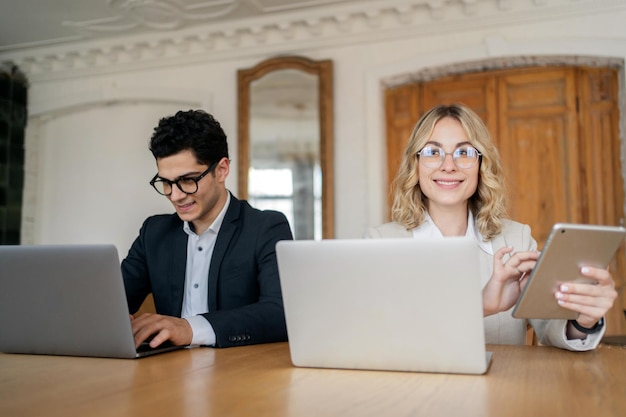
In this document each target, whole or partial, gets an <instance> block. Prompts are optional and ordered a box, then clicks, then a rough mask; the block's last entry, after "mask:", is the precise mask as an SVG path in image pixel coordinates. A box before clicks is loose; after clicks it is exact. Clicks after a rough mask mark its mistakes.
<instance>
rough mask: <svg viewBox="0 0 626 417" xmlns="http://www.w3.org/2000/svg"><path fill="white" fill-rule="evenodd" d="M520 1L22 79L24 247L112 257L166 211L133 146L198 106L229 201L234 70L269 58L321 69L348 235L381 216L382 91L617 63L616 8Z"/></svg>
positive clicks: (146, 163) (623, 53) (340, 217)
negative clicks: (448, 79) (574, 61)
mask: <svg viewBox="0 0 626 417" xmlns="http://www.w3.org/2000/svg"><path fill="white" fill-rule="evenodd" d="M502 3H503V2H497V4H502ZM528 3H529V4H531V6H528V7H527V9H525V10H524V12H523V13H522V12H520V13H518V14H511V13H509V14H507V13H508V12H507V10H506V9H505V10H501V8H500V9H489V10H484V11H483V10H481V9H479V10H478V11H477V12H476V13H477V15H474V17H472V16H470V17H468V18H467V19H465V20H460V19H457V17H456V16H454V15H451V16H449V19H448V20H446V18H443V19H442V20H441V21H434V22H430V24H429V25H422V24H420V23H419V22H417V23H415V24H413V25H411V24H406V23H402V21H398V22H396V23H395V26H397V27H394V26H393V25H394V23H393V22H388V21H386V20H385V21H383V23H382V24H381V26H380V27H379V28H378V29H377V27H376V26H371V27H369V28H366V29H367V30H366V29H363V28H362V27H361V26H354V27H353V28H352V32H351V31H350V29H348V30H346V32H345V33H344V34H339V35H333V36H335V37H334V38H332V37H331V36H329V37H326V38H324V37H323V36H321V37H320V36H319V35H318V37H317V38H316V37H315V36H313V35H311V36H309V37H308V38H306V39H295V40H293V41H291V42H289V41H284V42H283V43H282V44H280V43H266V44H265V45H264V46H263V45H261V46H258V47H256V48H241V49H240V50H239V51H234V52H228V53H226V52H221V55H220V54H217V55H218V56H221V58H220V59H217V58H215V57H209V56H207V57H206V59H205V60H202V59H200V58H198V57H197V55H194V58H193V59H186V58H184V57H180V56H179V57H178V58H173V59H172V60H170V61H171V62H174V63H175V62H179V63H180V65H171V62H170V65H167V66H161V65H159V66H157V65H155V66H149V65H148V66H146V65H143V66H137V68H130V69H128V70H123V71H117V70H111V69H109V70H108V71H103V70H101V69H97V70H96V69H94V70H92V71H90V70H81V71H80V76H76V77H72V78H68V77H63V76H61V75H58V76H55V77H45V76H41V75H38V76H34V77H33V80H31V88H30V96H29V100H30V105H31V124H30V126H29V131H28V137H27V146H30V152H29V155H30V156H29V158H30V159H29V160H30V161H31V168H30V169H33V170H34V172H33V173H31V176H29V177H27V178H31V177H32V178H31V179H30V180H27V182H28V183H29V184H30V185H28V184H27V187H30V191H27V197H26V200H27V205H28V207H29V208H28V209H26V214H25V217H26V223H29V224H30V226H27V227H26V229H28V228H29V227H30V229H29V230H31V232H30V233H28V234H29V237H26V238H25V241H26V242H25V243H66V242H111V243H115V244H116V245H117V247H118V250H119V251H120V253H121V254H123V253H125V252H126V251H127V249H128V246H129V244H130V242H131V241H132V239H133V238H134V237H135V236H136V234H137V231H138V228H139V226H140V224H141V221H142V219H143V217H145V216H147V215H149V214H150V213H153V212H163V211H167V210H169V207H168V206H167V204H166V203H167V202H166V201H165V202H164V200H165V199H164V198H161V199H159V196H158V195H157V194H156V193H155V192H154V191H153V190H151V189H150V188H149V186H148V180H149V179H150V178H151V176H152V175H153V174H154V171H155V167H154V162H153V161H152V157H151V155H150V153H149V151H148V149H147V141H148V138H149V136H150V133H151V129H152V128H153V127H154V126H155V125H156V123H157V121H158V118H160V117H162V116H165V115H169V114H172V113H173V112H174V111H175V110H177V109H182V108H184V109H186V108H191V107H203V108H205V109H206V110H208V111H209V112H211V113H213V114H214V115H215V116H216V118H217V119H218V120H219V121H220V122H221V123H222V125H223V127H224V129H225V131H226V133H227V135H228V137H229V141H230V154H231V159H232V160H233V165H232V168H231V176H230V178H229V181H228V183H227V185H228V186H229V188H230V189H231V191H233V192H234V193H235V194H236V193H237V187H236V184H237V178H236V175H237V174H236V172H237V161H236V155H237V129H236V128H237V112H236V111H237V97H236V92H237V88H236V71H237V70H238V69H241V68H249V67H251V66H253V65H255V64H257V63H258V62H260V61H261V60H263V59H266V58H268V57H270V56H274V55H277V54H281V53H282V54H297V55H303V56H306V57H308V58H312V59H331V60H333V62H334V70H335V74H334V83H335V101H334V105H335V131H334V135H335V148H334V152H335V160H334V163H335V215H336V216H335V231H336V237H337V238H352V237H360V236H362V234H363V231H364V229H365V228H366V227H367V226H370V225H375V224H378V223H381V222H382V221H383V220H384V216H385V204H386V198H385V183H386V179H385V177H384V176H385V172H386V167H385V134H384V103H383V91H384V83H385V82H387V81H389V80H391V79H395V78H397V77H400V76H403V75H410V74H411V73H416V72H418V71H420V70H424V69H428V68H433V67H440V66H445V65H452V64H458V63H463V62H469V61H481V60H489V59H492V58H502V57H517V58H519V57H520V56H525V57H535V58H536V57H537V56H541V55H552V56H563V55H567V56H575V57H576V56H580V57H582V56H596V57H610V58H618V59H621V60H623V59H624V58H625V57H626V26H624V24H623V22H624V21H626V5H623V3H624V2H622V1H619V2H618V1H610V0H606V1H603V2H597V1H595V2H594V1H592V0H588V1H586V0H580V1H570V0H567V1H566V0H560V1H557V2H556V3H559V4H564V3H567V4H565V6H566V7H564V8H563V9H560V10H559V11H558V12H557V11H555V10H553V9H551V8H550V5H551V3H550V2H528ZM484 4H486V3H485V2H481V3H478V6H480V7H482V6H481V5H484ZM598 4H602V5H603V7H599V6H598ZM484 7H487V6H486V5H485V6H484ZM542 7H543V9H542ZM546 8H547V9H546ZM481 13H484V14H485V17H484V18H482V17H481V16H482V15H481ZM461 21H462V22H464V23H463V24H460V23H459V22H461ZM357 23H358V22H357ZM383 29H384V30H383ZM377 30H378V32H377ZM331 38H332V39H334V41H332V42H331V41H330V40H329V39H331ZM209 55H210V54H209ZM0 58H2V56H0ZM9 58H10V57H9ZM18 58H19V57H18ZM18 63H19V60H18ZM33 147H36V149H37V152H33ZM37 158H38V162H36V163H35V164H33V162H32V161H36V160H37ZM27 164H28V161H27ZM33 166H35V167H36V168H33ZM33 184H35V185H33ZM33 190H36V192H33ZM33 206H34V208H33ZM29 240H31V242H29Z"/></svg>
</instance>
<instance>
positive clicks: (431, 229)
mask: <svg viewBox="0 0 626 417" xmlns="http://www.w3.org/2000/svg"><path fill="white" fill-rule="evenodd" d="M443 237H444V236H443V234H442V233H441V230H439V228H438V227H437V225H435V222H433V219H432V218H431V217H430V215H429V214H428V213H426V214H425V218H424V221H423V222H422V224H420V225H419V226H417V227H416V228H415V229H413V239H417V238H430V239H432V238H436V239H440V238H443ZM465 237H466V238H467V239H472V240H474V241H475V242H476V244H478V247H479V248H480V249H481V250H482V251H484V252H486V253H488V254H489V255H493V246H492V245H491V242H490V241H489V242H486V241H485V239H484V238H483V235H482V234H481V233H480V232H479V231H478V229H476V227H475V224H474V215H473V214H472V212H471V211H469V214H468V215H467V231H466V232H465Z"/></svg>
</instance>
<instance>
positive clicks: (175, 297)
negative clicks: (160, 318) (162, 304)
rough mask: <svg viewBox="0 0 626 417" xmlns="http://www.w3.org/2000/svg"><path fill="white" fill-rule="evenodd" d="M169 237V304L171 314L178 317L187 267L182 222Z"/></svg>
mask: <svg viewBox="0 0 626 417" xmlns="http://www.w3.org/2000/svg"><path fill="white" fill-rule="evenodd" d="M172 232H173V233H172V236H171V237H170V239H171V240H170V242H171V244H170V245H169V246H170V248H171V251H172V253H171V260H172V261H171V263H170V269H169V271H168V274H169V277H168V281H169V283H170V289H169V294H170V306H172V310H173V311H172V312H171V314H172V315H173V316H174V317H180V314H181V313H182V311H183V297H184V293H185V274H186V267H187V234H186V233H185V232H184V231H183V228H182V222H181V223H180V227H178V228H177V229H176V230H173V231H172Z"/></svg>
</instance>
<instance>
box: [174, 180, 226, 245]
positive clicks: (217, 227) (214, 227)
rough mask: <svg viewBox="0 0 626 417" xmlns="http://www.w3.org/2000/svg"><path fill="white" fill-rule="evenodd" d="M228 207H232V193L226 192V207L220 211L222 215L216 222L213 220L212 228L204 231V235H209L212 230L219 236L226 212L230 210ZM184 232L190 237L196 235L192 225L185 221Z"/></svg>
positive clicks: (219, 215) (218, 216)
mask: <svg viewBox="0 0 626 417" xmlns="http://www.w3.org/2000/svg"><path fill="white" fill-rule="evenodd" d="M228 206H230V191H228V190H226V204H224V207H222V210H221V211H220V213H219V214H218V215H217V217H216V218H215V220H213V223H211V226H209V228H208V229H206V230H205V231H204V233H207V232H208V231H209V230H210V231H212V232H213V233H215V234H217V232H219V231H220V227H222V223H223V222H224V217H225V216H226V211H227V210H228ZM183 230H184V231H185V233H187V235H188V236H191V235H195V234H196V233H195V232H194V231H193V230H192V229H191V225H190V224H189V222H188V221H185V222H184V223H183ZM204 233H203V234H204Z"/></svg>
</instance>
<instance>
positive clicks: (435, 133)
mask: <svg viewBox="0 0 626 417" xmlns="http://www.w3.org/2000/svg"><path fill="white" fill-rule="evenodd" d="M504 202H505V193H504V185H503V171H502V167H501V163H500V156H499V154H498V151H497V149H496V147H495V145H494V143H493V141H492V140H491V136H490V134H489V131H488V130H487V127H486V126H485V124H484V123H483V121H482V120H481V119H480V118H479V117H478V115H476V113H474V112H473V111H472V110H471V109H469V108H468V107H466V106H464V105H460V104H453V105H449V106H444V105H441V106H437V107H434V108H432V109H431V110H429V111H428V112H427V113H426V114H424V116H423V117H422V118H421V119H420V120H419V121H418V123H417V125H416V126H415V128H414V129H413V133H412V134H411V137H410V140H409V143H408V145H407V147H406V150H405V152H404V156H403V159H402V162H401V165H400V169H399V172H398V175H397V177H396V178H395V180H394V199H393V206H392V212H391V213H392V220H393V222H391V223H386V224H383V225H381V226H378V227H374V228H370V229H368V230H367V232H366V237H369V238H400V237H406V238H431V239H439V238H443V237H448V236H466V237H467V238H469V239H473V240H474V241H475V242H476V245H478V246H479V248H480V262H481V267H482V270H483V271H485V275H484V276H483V278H482V285H483V292H482V296H483V314H484V317H485V336H486V342H487V343H504V344H523V343H524V342H525V336H526V321H525V320H522V319H515V318H513V317H512V316H511V312H510V309H511V308H512V307H513V306H514V305H515V302H516V301H517V299H518V297H519V295H520V293H521V290H522V288H523V286H524V285H525V283H526V280H527V277H528V273H529V272H530V271H531V270H532V268H533V267H534V266H535V263H536V261H537V258H538V256H539V252H537V243H536V241H535V240H534V239H533V238H532V236H531V231H530V227H529V226H528V225H524V224H520V223H517V222H515V221H512V220H509V219H507V218H506V210H505V204H504ZM450 261H451V262H454V260H453V259H451V260H450ZM582 273H583V274H584V275H586V276H588V277H590V278H592V279H593V280H595V281H596V282H597V285H589V284H574V283H566V284H563V285H561V287H560V288H559V291H557V292H556V294H555V300H554V302H555V303H559V304H560V305H561V306H563V307H564V308H567V309H570V310H573V311H576V312H578V313H579V316H578V318H577V320H570V321H568V320H531V324H532V326H533V328H534V330H535V333H536V334H537V337H538V340H539V342H540V343H541V344H545V345H551V346H556V347H560V348H563V349H568V350H578V351H582V350H591V349H594V348H595V347H596V346H597V345H598V343H599V342H600V339H601V337H602V335H603V334H604V331H605V326H604V320H603V317H604V315H605V314H606V312H607V311H608V310H609V309H610V308H611V306H612V305H613V302H614V301H615V299H616V297H617V292H616V291H615V283H614V281H613V279H612V277H611V274H610V273H609V271H608V270H605V269H598V268H591V267H588V268H587V267H585V268H582ZM460 325H462V323H460Z"/></svg>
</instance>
